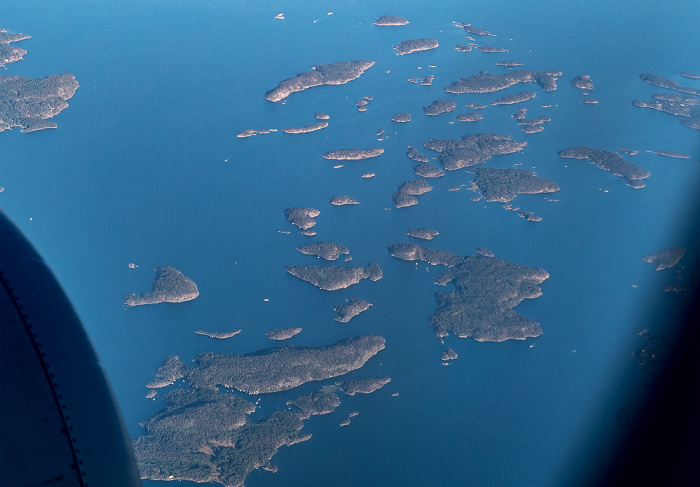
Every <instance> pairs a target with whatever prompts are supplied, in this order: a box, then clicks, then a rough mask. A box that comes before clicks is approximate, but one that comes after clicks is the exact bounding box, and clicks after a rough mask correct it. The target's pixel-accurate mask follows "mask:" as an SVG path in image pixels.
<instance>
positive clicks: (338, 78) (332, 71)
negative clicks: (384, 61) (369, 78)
mask: <svg viewBox="0 0 700 487" xmlns="http://www.w3.org/2000/svg"><path fill="white" fill-rule="evenodd" d="M373 65H374V61H350V62H340V63H333V64H317V65H316V66H312V67H311V71H305V72H303V73H299V74H297V75H296V76H295V77H294V78H289V79H286V80H284V81H280V83H279V84H278V85H277V88H273V89H272V90H270V91H268V92H267V93H265V99H266V100H268V101H271V102H278V101H281V100H284V99H285V98H287V97H288V96H289V95H290V94H292V93H295V92H298V91H304V90H306V89H308V88H312V87H314V86H321V85H342V84H345V83H347V82H349V81H352V80H354V79H357V78H359V77H360V75H361V74H362V73H364V72H365V71H366V70H367V69H369V68H371V67H372V66H373Z"/></svg>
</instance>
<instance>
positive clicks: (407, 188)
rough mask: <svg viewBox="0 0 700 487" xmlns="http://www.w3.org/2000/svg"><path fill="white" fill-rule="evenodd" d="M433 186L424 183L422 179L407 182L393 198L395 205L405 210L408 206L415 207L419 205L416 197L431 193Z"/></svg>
mask: <svg viewBox="0 0 700 487" xmlns="http://www.w3.org/2000/svg"><path fill="white" fill-rule="evenodd" d="M431 189H433V188H432V186H430V185H429V184H428V183H426V182H425V181H423V180H422V179H414V180H412V181H406V182H405V183H403V184H402V185H401V186H399V189H398V190H397V191H396V193H394V194H393V195H392V196H391V199H392V201H393V202H394V205H396V207H397V208H405V207H407V206H413V205H417V204H418V199H417V198H416V196H420V195H422V194H425V193H427V192H428V191H430V190H431Z"/></svg>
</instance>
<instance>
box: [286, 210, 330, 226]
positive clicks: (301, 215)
mask: <svg viewBox="0 0 700 487" xmlns="http://www.w3.org/2000/svg"><path fill="white" fill-rule="evenodd" d="M320 214H321V212H320V211H318V210H317V209H315V208H287V209H286V210H284V216H286V217H287V220H289V221H290V222H292V225H294V226H296V227H299V228H301V229H302V230H308V229H309V228H311V227H313V226H314V225H316V220H315V218H316V217H317V216H318V215H320Z"/></svg>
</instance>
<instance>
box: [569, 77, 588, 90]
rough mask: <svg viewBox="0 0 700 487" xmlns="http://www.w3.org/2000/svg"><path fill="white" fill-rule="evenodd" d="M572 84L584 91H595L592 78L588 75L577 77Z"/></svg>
mask: <svg viewBox="0 0 700 487" xmlns="http://www.w3.org/2000/svg"><path fill="white" fill-rule="evenodd" d="M571 84H572V85H574V86H575V87H576V88H580V89H582V90H587V91H593V82H592V81H591V77H590V76H589V75H587V74H582V75H581V76H576V77H575V78H574V79H572V80H571Z"/></svg>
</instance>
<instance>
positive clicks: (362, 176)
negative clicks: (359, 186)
mask: <svg viewBox="0 0 700 487" xmlns="http://www.w3.org/2000/svg"><path fill="white" fill-rule="evenodd" d="M374 176H376V174H374V173H373V172H365V173H362V175H361V176H360V177H361V178H362V179H370V178H373V177H374Z"/></svg>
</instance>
